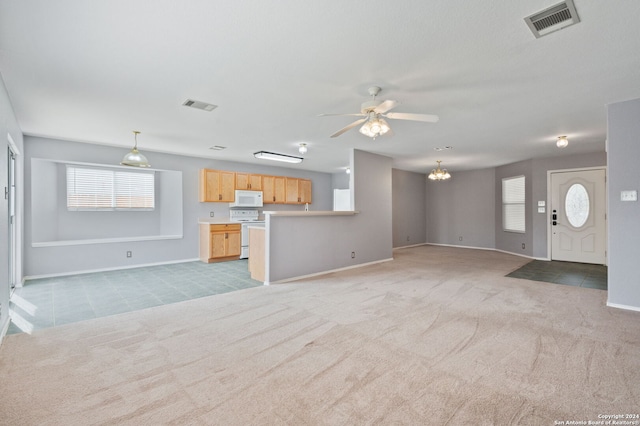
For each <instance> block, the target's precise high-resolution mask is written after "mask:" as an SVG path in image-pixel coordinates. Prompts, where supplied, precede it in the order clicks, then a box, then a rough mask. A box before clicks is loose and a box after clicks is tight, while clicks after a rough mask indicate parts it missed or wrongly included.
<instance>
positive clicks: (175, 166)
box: [24, 137, 333, 276]
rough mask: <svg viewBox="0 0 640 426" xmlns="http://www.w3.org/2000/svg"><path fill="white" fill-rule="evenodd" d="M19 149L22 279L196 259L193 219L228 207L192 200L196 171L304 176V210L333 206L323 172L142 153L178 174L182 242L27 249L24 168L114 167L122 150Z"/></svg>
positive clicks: (28, 145) (41, 141) (117, 219)
mask: <svg viewBox="0 0 640 426" xmlns="http://www.w3.org/2000/svg"><path fill="white" fill-rule="evenodd" d="M25 151H26V155H25V158H26V166H28V167H29V170H28V173H27V174H26V176H25V179H26V182H25V183H26V193H25V218H26V219H27V220H26V227H25V242H26V243H25V246H24V250H25V265H24V268H25V275H26V276H42V275H55V274H68V273H74V272H79V271H87V270H99V269H109V268H123V267H131V266H136V265H144V264H153V263H162V262H173V261H182V260H190V259H196V258H197V257H198V225H197V222H198V218H208V217H210V212H213V213H214V215H215V217H228V215H229V204H228V203H200V202H198V170H199V169H201V168H212V169H221V170H230V171H238V172H248V173H261V174H270V175H276V176H292V177H300V178H309V179H311V180H312V191H313V192H312V197H313V198H312V200H313V203H312V205H311V206H310V208H311V209H316V210H331V208H332V205H333V204H332V196H333V194H332V187H331V174H329V173H317V172H309V171H304V170H296V169H291V168H285V167H274V166H268V165H265V166H256V165H253V164H244V163H234V162H225V161H218V160H213V159H206V158H196V157H188V156H180V155H171V154H162V153H155V152H148V151H145V152H144V154H145V155H146V156H147V158H148V159H149V161H150V163H151V165H152V166H153V167H154V168H158V169H164V170H173V171H179V172H181V173H182V205H183V212H182V216H183V219H182V220H183V223H182V231H183V238H182V239H173V240H156V241H135V242H117V243H101V244H88V245H69V246H54V247H32V245H31V244H32V242H33V229H32V226H31V218H32V217H33V216H34V214H33V210H32V205H31V189H30V183H31V182H30V179H31V178H30V173H29V172H30V171H31V170H30V166H29V164H30V163H31V159H32V158H42V159H51V160H60V161H78V162H85V163H99V164H113V165H116V164H119V163H120V160H121V159H122V156H123V155H124V153H126V150H124V149H122V148H115V147H110V146H103V145H94V144H87V143H78V142H68V141H62V140H56V139H46V138H38V137H25ZM161 190H163V189H161ZM265 209H267V210H303V209H304V206H302V205H300V206H298V205H276V204H269V205H266V206H265ZM113 213H118V212H113ZM123 218H124V216H119V215H114V214H111V215H109V216H105V217H101V219H100V221H97V223H96V226H104V227H105V228H109V227H117V226H118V225H119V224H121V225H123V226H124V225H125V224H124V223H121V222H122V221H123ZM105 222H108V223H105ZM63 231H64V230H63ZM61 233H62V232H61ZM129 250H130V251H132V252H133V257H132V258H127V257H126V252H127V251H129Z"/></svg>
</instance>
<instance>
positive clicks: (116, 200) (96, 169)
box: [65, 164, 156, 211]
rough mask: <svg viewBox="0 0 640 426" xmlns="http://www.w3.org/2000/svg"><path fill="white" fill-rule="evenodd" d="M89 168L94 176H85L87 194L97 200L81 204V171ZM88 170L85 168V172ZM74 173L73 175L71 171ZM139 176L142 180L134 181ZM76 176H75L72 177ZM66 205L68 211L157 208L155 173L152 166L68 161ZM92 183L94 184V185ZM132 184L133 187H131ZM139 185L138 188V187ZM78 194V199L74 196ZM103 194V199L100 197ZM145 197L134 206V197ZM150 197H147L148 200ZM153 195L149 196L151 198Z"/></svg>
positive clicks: (84, 183)
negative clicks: (126, 167) (138, 167)
mask: <svg viewBox="0 0 640 426" xmlns="http://www.w3.org/2000/svg"><path fill="white" fill-rule="evenodd" d="M77 170H83V171H90V172H93V173H94V174H95V176H86V177H85V178H86V179H91V180H92V181H91V180H89V181H85V182H80V185H86V187H87V188H86V190H87V192H86V193H85V194H84V195H85V197H87V198H91V197H93V198H94V202H93V203H91V202H85V203H84V204H81V202H79V200H78V197H79V195H78V191H75V192H74V190H77V187H78V178H79V177H78V174H77V173H78V172H77ZM85 173H86V172H85ZM71 174H72V175H73V176H70V175H71ZM134 178H135V179H140V181H137V182H136V181H135V180H134ZM70 179H73V180H70ZM65 180H66V182H65V183H66V191H67V193H66V197H65V198H66V205H67V210H68V211H154V210H155V205H156V182H155V181H156V177H155V171H153V170H135V171H134V170H123V169H122V168H119V167H101V166H96V165H78V164H67V165H66V169H65ZM92 186H93V187H92ZM132 188H133V189H134V190H133V191H132ZM136 189H137V191H136ZM74 196H75V198H76V199H75V200H74V199H73V198H74ZM100 197H101V199H100ZM140 198H142V199H143V201H142V203H141V204H142V205H141V206H140V207H135V204H140V203H136V202H134V199H137V200H139V199H140ZM145 198H147V200H145ZM148 198H150V200H148Z"/></svg>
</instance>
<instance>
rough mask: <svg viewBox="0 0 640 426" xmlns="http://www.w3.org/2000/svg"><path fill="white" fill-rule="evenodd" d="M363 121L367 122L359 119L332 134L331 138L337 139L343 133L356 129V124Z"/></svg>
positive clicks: (365, 119)
mask: <svg viewBox="0 0 640 426" xmlns="http://www.w3.org/2000/svg"><path fill="white" fill-rule="evenodd" d="M365 121H367V118H366V117H365V118H361V119H360V120H356V121H354V122H353V123H351V124H349V125H348V126H346V127H343V128H342V129H340V130H338V131H337V132H335V133H334V134H332V135H331V137H332V138H337V137H338V136H340V135H341V134H343V133H344V132H346V131H348V130H351V129H353V128H354V127H356V126H357V125H358V124H362V123H364V122H365Z"/></svg>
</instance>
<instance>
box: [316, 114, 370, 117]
mask: <svg viewBox="0 0 640 426" xmlns="http://www.w3.org/2000/svg"><path fill="white" fill-rule="evenodd" d="M334 115H353V116H355V117H364V116H366V115H367V114H362V113H357V114H318V117H330V116H334Z"/></svg>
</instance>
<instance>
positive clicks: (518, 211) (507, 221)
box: [502, 176, 525, 232]
mask: <svg viewBox="0 0 640 426" xmlns="http://www.w3.org/2000/svg"><path fill="white" fill-rule="evenodd" d="M524 200H525V193H524V176H518V177H513V178H505V179H502V225H503V229H504V230H505V231H511V232H525V209H524Z"/></svg>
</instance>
